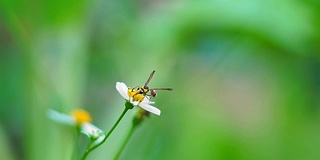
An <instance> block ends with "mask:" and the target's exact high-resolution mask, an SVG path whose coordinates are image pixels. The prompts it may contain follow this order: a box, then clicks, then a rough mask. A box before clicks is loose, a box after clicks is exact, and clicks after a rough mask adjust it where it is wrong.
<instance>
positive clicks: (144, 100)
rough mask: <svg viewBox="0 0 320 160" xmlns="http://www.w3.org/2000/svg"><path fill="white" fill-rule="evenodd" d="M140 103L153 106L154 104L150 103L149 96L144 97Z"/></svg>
mask: <svg viewBox="0 0 320 160" xmlns="http://www.w3.org/2000/svg"><path fill="white" fill-rule="evenodd" d="M141 103H148V104H154V103H155V102H152V101H150V97H149V96H145V97H144V99H143V100H142V102H141Z"/></svg>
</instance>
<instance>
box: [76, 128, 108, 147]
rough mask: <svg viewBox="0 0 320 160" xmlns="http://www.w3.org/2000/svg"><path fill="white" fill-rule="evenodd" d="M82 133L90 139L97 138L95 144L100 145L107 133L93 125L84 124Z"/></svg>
mask: <svg viewBox="0 0 320 160" xmlns="http://www.w3.org/2000/svg"><path fill="white" fill-rule="evenodd" d="M81 131H82V133H84V134H85V135H87V136H88V137H89V138H92V137H93V138H94V137H95V138H97V139H96V140H95V142H94V144H99V143H100V142H101V141H102V140H103V139H104V137H105V134H104V133H105V132H104V131H103V130H101V129H99V128H98V127H96V126H95V125H93V124H91V123H83V124H82V125H81Z"/></svg>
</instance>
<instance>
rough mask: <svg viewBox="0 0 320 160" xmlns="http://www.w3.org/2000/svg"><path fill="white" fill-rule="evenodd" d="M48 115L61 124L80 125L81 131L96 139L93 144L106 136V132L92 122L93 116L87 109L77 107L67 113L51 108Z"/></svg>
mask: <svg viewBox="0 0 320 160" xmlns="http://www.w3.org/2000/svg"><path fill="white" fill-rule="evenodd" d="M48 117H49V118H50V119H51V120H53V121H55V122H58V123H61V124H66V125H70V126H79V128H80V131H81V133H83V134H85V135H87V136H88V137H89V138H92V139H93V140H95V141H94V143H93V144H99V143H101V141H102V140H103V139H104V138H105V132H104V131H103V130H101V129H99V128H98V127H96V126H95V125H93V124H91V123H90V122H91V117H90V115H89V113H88V112H86V111H85V110H81V109H77V110H74V111H73V112H72V114H71V115H67V114H64V113H60V112H57V111H55V110H52V109H50V110H49V111H48Z"/></svg>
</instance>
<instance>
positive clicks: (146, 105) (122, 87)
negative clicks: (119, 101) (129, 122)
mask: <svg viewBox="0 0 320 160" xmlns="http://www.w3.org/2000/svg"><path fill="white" fill-rule="evenodd" d="M116 89H117V90H118V92H119V93H120V95H121V96H122V97H123V98H124V99H126V100H128V101H130V103H131V104H133V105H134V106H137V105H138V106H140V107H141V108H143V109H144V110H146V111H148V112H151V113H153V114H156V115H160V114H161V111H160V110H159V109H158V108H156V107H154V106H152V105H150V104H154V102H151V101H150V100H149V99H150V97H149V96H143V95H141V94H139V95H138V96H140V97H141V99H140V100H136V99H134V98H133V97H132V96H129V94H128V90H129V88H128V87H127V85H126V84H124V83H123V82H117V83H116Z"/></svg>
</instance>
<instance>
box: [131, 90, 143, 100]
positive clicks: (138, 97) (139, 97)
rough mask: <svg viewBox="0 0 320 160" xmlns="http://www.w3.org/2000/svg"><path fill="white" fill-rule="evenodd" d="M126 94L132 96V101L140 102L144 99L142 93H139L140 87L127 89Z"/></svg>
mask: <svg viewBox="0 0 320 160" xmlns="http://www.w3.org/2000/svg"><path fill="white" fill-rule="evenodd" d="M128 96H129V97H132V100H133V101H138V102H142V100H143V99H144V95H143V94H141V91H140V89H136V88H133V89H130V88H129V89H128Z"/></svg>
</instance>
